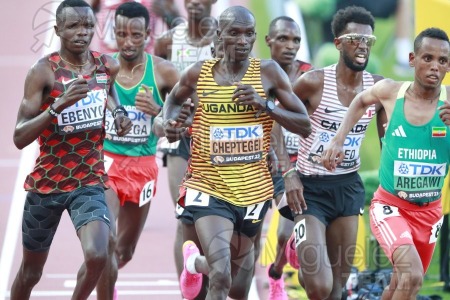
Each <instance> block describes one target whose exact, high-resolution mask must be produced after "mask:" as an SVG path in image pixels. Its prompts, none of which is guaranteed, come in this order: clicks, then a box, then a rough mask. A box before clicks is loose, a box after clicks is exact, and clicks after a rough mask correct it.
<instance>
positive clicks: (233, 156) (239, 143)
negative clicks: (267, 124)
mask: <svg viewBox="0 0 450 300" xmlns="http://www.w3.org/2000/svg"><path fill="white" fill-rule="evenodd" d="M263 136H264V134H263V127H262V125H261V124H257V125H242V126H211V127H210V157H211V162H212V163H213V164H215V165H223V164H241V163H251V162H256V161H259V160H261V159H262V154H263Z"/></svg>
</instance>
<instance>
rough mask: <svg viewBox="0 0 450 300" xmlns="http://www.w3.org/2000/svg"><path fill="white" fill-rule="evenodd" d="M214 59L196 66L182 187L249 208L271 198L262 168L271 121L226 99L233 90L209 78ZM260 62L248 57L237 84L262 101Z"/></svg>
mask: <svg viewBox="0 0 450 300" xmlns="http://www.w3.org/2000/svg"><path fill="white" fill-rule="evenodd" d="M217 61H218V60H217V59H213V60H207V61H205V62H204V64H203V66H202V70H201V73H200V77H199V80H198V83H197V94H198V98H199V107H198V109H197V111H196V113H195V116H194V122H193V124H192V140H193V143H192V159H191V161H190V165H189V167H190V170H191V172H192V177H190V178H189V179H188V180H186V182H185V183H184V185H185V186H186V187H188V188H191V189H194V190H197V191H200V192H205V193H207V194H209V195H212V196H214V197H217V198H219V199H222V200H224V201H226V202H229V203H231V204H233V205H235V206H241V207H242V206H249V205H252V204H255V203H260V202H264V201H266V200H269V199H271V198H272V195H273V184H272V178H271V175H270V173H269V170H268V167H267V162H266V158H267V153H268V150H269V147H270V133H271V130H272V124H273V120H272V119H271V118H270V117H269V116H268V115H267V114H266V113H265V112H263V113H262V114H261V115H260V116H259V117H258V118H256V117H255V113H256V110H255V109H254V108H253V107H252V106H251V105H237V104H235V103H234V102H233V101H232V100H231V97H232V96H233V93H234V90H235V89H236V86H234V85H230V86H221V85H218V84H217V83H216V82H215V80H214V76H213V74H212V68H213V66H214V65H215V64H216V63H217ZM260 66H261V61H260V60H259V59H256V58H250V65H249V67H248V70H247V72H246V73H245V75H244V77H243V78H242V80H241V83H242V84H248V85H252V86H253V87H254V89H255V91H256V92H257V93H258V94H259V95H260V96H261V97H262V98H266V95H265V92H264V89H263V86H262V82H261V69H260Z"/></svg>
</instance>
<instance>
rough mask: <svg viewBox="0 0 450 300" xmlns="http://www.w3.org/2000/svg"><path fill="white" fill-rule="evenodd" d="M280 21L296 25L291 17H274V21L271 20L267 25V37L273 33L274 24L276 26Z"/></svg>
mask: <svg viewBox="0 0 450 300" xmlns="http://www.w3.org/2000/svg"><path fill="white" fill-rule="evenodd" d="M280 20H281V21H286V22H291V23H295V24H297V22H295V20H294V19H292V18H291V17H288V16H279V17H276V18H275V19H273V20H272V22H270V25H269V35H270V34H271V32H272V31H273V29H274V27H275V24H277V22H278V21H280Z"/></svg>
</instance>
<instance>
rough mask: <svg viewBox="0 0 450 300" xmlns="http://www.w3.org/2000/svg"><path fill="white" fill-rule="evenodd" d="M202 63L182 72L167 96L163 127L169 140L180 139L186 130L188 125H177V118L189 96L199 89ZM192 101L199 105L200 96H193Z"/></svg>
mask: <svg viewBox="0 0 450 300" xmlns="http://www.w3.org/2000/svg"><path fill="white" fill-rule="evenodd" d="M202 65H203V61H201V62H197V63H195V64H192V65H191V66H190V67H189V68H188V69H186V70H185V71H184V72H183V73H182V74H181V78H180V81H179V82H178V84H176V85H175V87H174V88H173V89H172V91H171V92H170V94H169V95H168V96H167V98H166V102H165V103H164V108H163V127H164V132H165V136H166V137H167V139H168V140H169V142H174V141H176V140H178V139H179V138H180V136H181V134H182V133H183V132H184V131H185V130H186V127H176V125H177V121H176V120H177V119H178V118H179V117H180V113H181V110H182V107H183V104H184V103H185V102H186V100H187V99H188V98H191V95H192V94H195V92H196V90H197V81H198V77H199V75H200V71H201V68H202ZM192 101H193V103H194V106H195V107H197V105H198V98H197V97H192Z"/></svg>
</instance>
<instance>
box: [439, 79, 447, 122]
mask: <svg viewBox="0 0 450 300" xmlns="http://www.w3.org/2000/svg"><path fill="white" fill-rule="evenodd" d="M445 88H446V90H447V99H446V101H445V103H444V105H442V106H440V107H439V108H438V109H439V110H440V112H439V117H440V118H441V120H442V122H444V123H445V125H447V126H449V125H450V86H446V87H445Z"/></svg>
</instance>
